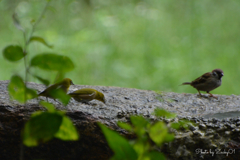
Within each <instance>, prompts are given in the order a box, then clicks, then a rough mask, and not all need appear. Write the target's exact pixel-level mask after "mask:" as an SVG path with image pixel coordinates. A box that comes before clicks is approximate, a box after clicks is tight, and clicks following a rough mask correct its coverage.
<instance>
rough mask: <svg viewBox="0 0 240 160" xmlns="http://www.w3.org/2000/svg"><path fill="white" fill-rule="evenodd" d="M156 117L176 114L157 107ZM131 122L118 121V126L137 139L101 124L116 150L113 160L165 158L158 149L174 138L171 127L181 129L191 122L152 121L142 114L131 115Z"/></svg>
mask: <svg viewBox="0 0 240 160" xmlns="http://www.w3.org/2000/svg"><path fill="white" fill-rule="evenodd" d="M154 114H155V115H156V117H165V118H170V119H171V118H174V117H176V114H173V113H170V112H167V111H165V110H163V109H156V110H155V112H154ZM130 121H131V124H129V123H125V122H118V126H119V127H121V128H123V129H125V130H126V131H128V132H131V133H133V134H135V135H136V137H137V138H136V139H134V140H127V139H126V138H124V137H122V136H121V135H119V134H118V133H117V132H115V131H112V130H110V129H109V128H107V127H106V126H105V125H103V124H100V123H99V126H100V127H101V129H102V131H103V134H104V135H105V137H106V140H107V142H108V144H109V146H110V148H111V149H112V150H113V151H114V153H115V154H114V156H113V157H112V158H111V159H112V160H122V159H128V160H155V159H156V160H164V159H166V158H165V156H164V154H163V153H161V152H159V151H157V150H156V148H157V147H158V148H159V147H161V146H162V145H163V143H166V142H171V141H173V140H174V134H173V133H170V132H169V129H170V128H174V129H179V128H180V127H181V126H182V127H186V128H187V126H188V125H190V124H191V123H190V122H189V121H180V122H174V123H171V124H170V126H171V127H168V125H166V124H165V123H164V122H163V121H156V122H150V120H148V119H146V118H144V117H142V116H131V117H130Z"/></svg>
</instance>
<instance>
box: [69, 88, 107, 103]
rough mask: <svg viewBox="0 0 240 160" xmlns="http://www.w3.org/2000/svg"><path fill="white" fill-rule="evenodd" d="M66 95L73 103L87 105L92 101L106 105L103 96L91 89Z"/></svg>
mask: <svg viewBox="0 0 240 160" xmlns="http://www.w3.org/2000/svg"><path fill="white" fill-rule="evenodd" d="M68 95H69V96H71V97H72V98H73V99H74V100H75V101H78V102H82V103H88V102H89V101H91V100H94V99H96V100H99V101H101V102H103V103H106V100H105V97H104V94H103V93H102V92H99V91H97V90H95V89H91V88H83V89H79V90H76V91H74V92H72V93H69V94H68Z"/></svg>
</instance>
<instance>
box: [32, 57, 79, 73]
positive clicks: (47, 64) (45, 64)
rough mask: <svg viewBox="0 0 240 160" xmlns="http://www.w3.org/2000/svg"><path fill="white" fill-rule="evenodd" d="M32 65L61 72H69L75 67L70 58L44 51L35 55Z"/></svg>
mask: <svg viewBox="0 0 240 160" xmlns="http://www.w3.org/2000/svg"><path fill="white" fill-rule="evenodd" d="M31 66H33V67H39V68H41V69H44V70H52V71H61V72H69V71H71V70H73V69H74V64H73V62H72V60H71V59H70V58H68V57H67V56H62V55H57V54H54V53H42V54H39V55H37V56H35V57H33V58H32V60H31Z"/></svg>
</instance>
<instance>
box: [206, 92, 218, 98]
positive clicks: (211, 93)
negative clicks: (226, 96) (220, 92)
mask: <svg viewBox="0 0 240 160" xmlns="http://www.w3.org/2000/svg"><path fill="white" fill-rule="evenodd" d="M207 93H208V94H210V96H209V97H213V98H216V99H218V97H216V96H214V95H212V93H209V91H207Z"/></svg>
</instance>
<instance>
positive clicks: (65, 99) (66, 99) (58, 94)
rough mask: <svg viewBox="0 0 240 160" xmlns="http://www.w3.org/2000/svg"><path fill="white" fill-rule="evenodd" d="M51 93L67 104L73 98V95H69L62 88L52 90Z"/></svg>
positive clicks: (53, 96)
mask: <svg viewBox="0 0 240 160" xmlns="http://www.w3.org/2000/svg"><path fill="white" fill-rule="evenodd" d="M50 95H51V97H52V98H54V99H59V100H60V101H61V102H62V103H63V104H64V105H65V106H66V105H67V104H68V102H69V101H70V99H71V97H70V96H69V95H67V94H66V93H65V92H64V91H63V90H62V89H55V90H51V91H50Z"/></svg>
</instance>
